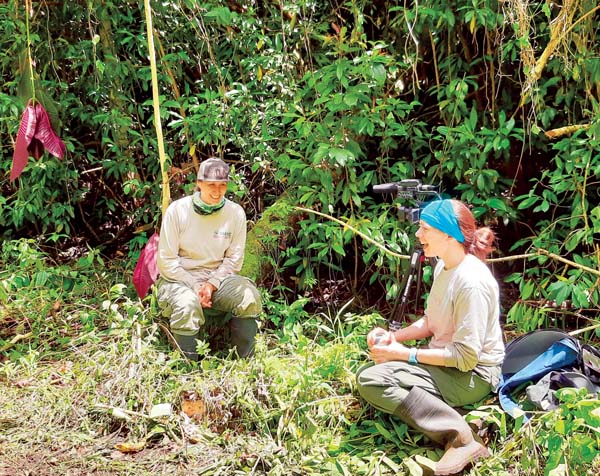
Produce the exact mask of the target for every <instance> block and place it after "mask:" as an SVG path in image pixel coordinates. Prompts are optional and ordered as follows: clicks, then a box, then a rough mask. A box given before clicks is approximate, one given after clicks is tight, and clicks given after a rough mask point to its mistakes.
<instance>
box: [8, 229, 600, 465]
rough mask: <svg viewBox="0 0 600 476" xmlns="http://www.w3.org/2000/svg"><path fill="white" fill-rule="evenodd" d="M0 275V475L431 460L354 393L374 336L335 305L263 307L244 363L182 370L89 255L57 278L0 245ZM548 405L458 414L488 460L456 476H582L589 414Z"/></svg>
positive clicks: (567, 397)
mask: <svg viewBox="0 0 600 476" xmlns="http://www.w3.org/2000/svg"><path fill="white" fill-rule="evenodd" d="M1 264H2V270H3V271H2V273H1V274H0V323H1V324H2V325H0V329H1V330H0V349H1V350H0V358H2V360H3V362H2V366H0V386H2V390H3V391H2V392H0V406H1V407H2V408H3V413H2V418H1V419H0V425H1V426H2V445H0V456H1V457H2V464H3V465H4V466H3V467H2V468H3V469H6V470H7V471H8V472H14V471H15V470H17V468H19V467H23V465H25V464H27V467H28V469H39V471H40V472H43V471H44V469H43V467H42V466H41V465H45V464H47V461H48V458H51V457H52V458H54V459H53V460H52V461H53V471H57V472H60V473H61V474H69V473H74V472H80V473H81V474H84V473H85V474H90V473H93V472H100V471H102V472H108V473H111V474H130V473H133V472H134V473H135V474H140V475H146V474H148V475H150V474H157V473H160V474H176V473H177V472H183V473H186V474H207V475H215V476H216V475H225V474H228V475H229V474H248V473H252V472H253V473H254V474H256V475H265V476H266V475H281V476H284V475H289V474H293V475H299V476H300V475H346V474H353V475H363V476H375V475H385V476H391V475H396V474H407V475H411V476H417V475H420V474H422V473H421V472H420V471H422V470H421V469H420V466H419V464H423V462H429V463H431V462H432V461H435V460H437V459H438V458H439V456H440V455H441V453H442V451H443V450H442V449H441V448H438V447H436V446H434V445H432V444H431V443H430V442H429V441H428V440H427V439H426V438H425V437H424V436H423V435H421V434H418V433H415V432H413V431H412V430H409V429H408V427H407V426H406V424H404V423H402V422H401V421H399V420H397V419H396V418H395V417H393V416H389V415H385V414H383V413H381V412H378V411H375V410H374V409H372V408H370V407H368V406H366V405H365V404H364V402H362V400H360V399H359V398H358V396H357V395H356V393H355V391H354V375H355V373H356V370H357V369H358V367H359V366H360V365H362V364H363V363H364V362H366V360H367V357H366V353H365V350H366V342H365V335H366V333H367V332H368V331H369V330H370V329H372V328H373V327H374V326H375V325H381V324H382V323H383V321H384V319H383V317H382V316H381V315H380V314H378V313H371V314H368V313H357V312H355V311H354V310H353V308H352V302H348V303H346V304H345V305H344V306H342V307H340V308H337V309H334V308H332V309H330V312H323V313H317V314H311V313H309V312H308V311H307V310H306V309H305V307H306V305H307V303H308V299H298V300H295V301H293V302H290V303H284V302H282V301H276V300H271V299H269V300H267V302H266V306H267V316H269V319H270V320H271V323H273V324H276V325H277V326H276V328H275V329H269V328H268V327H269V326H267V325H265V326H264V327H263V329H261V331H260V333H259V335H258V340H257V346H256V355H255V356H254V358H252V359H248V360H233V359H231V358H230V355H229V354H228V353H227V352H224V351H214V350H213V351H209V350H208V348H207V346H206V343H204V344H202V345H203V347H202V350H203V352H202V354H203V358H202V360H201V361H200V362H198V363H190V362H186V361H185V360H184V359H183V358H182V357H181V355H180V354H179V352H177V351H174V350H173V348H172V347H171V346H170V345H169V343H168V341H167V338H166V336H165V334H164V333H163V332H162V330H161V329H162V327H161V325H162V323H161V321H160V317H159V312H158V309H157V306H156V305H155V304H154V303H152V302H150V305H149V306H147V307H146V306H144V304H147V303H144V304H143V303H142V302H141V301H139V300H138V299H133V298H132V297H131V296H132V295H134V291H133V289H132V286H126V285H125V284H123V283H122V277H123V269H122V268H120V267H111V268H110V269H107V266H106V262H105V261H104V260H103V259H102V257H101V256H100V255H99V254H98V253H87V254H84V255H82V256H81V257H79V258H74V259H73V260H72V261H71V262H70V263H69V264H58V263H54V262H52V261H51V260H50V259H49V258H48V255H47V253H46V252H44V251H43V250H42V249H41V248H40V247H39V245H37V244H36V243H35V242H33V241H31V240H20V241H14V242H9V241H6V242H5V243H3V247H2V254H1ZM69 279H70V280H71V282H69V281H68V280H69ZM66 290H68V292H66ZM55 299H58V300H60V306H54V307H53V309H52V310H50V311H49V309H48V304H50V303H55V302H56V301H54V300H55ZM266 324H268V323H266ZM19 325H20V327H19ZM559 397H560V399H561V402H562V403H561V406H560V408H559V409H558V410H557V411H555V412H548V413H543V414H540V415H537V416H535V417H534V418H533V419H532V420H531V421H530V422H529V423H528V424H527V425H521V424H520V421H519V420H517V421H514V420H513V419H512V418H509V417H508V416H507V415H506V414H504V413H503V412H502V411H501V410H500V408H499V407H498V406H496V405H493V404H492V405H482V406H479V407H477V408H475V409H472V410H471V411H470V412H469V414H468V415H467V417H466V418H467V419H468V420H473V421H476V420H479V421H481V422H482V425H483V426H487V427H488V429H489V433H488V435H491V439H490V444H491V445H492V447H493V448H494V457H493V458H489V459H487V460H485V461H484V462H482V463H480V464H477V466H476V467H475V468H473V470H472V471H471V472H470V473H469V474H473V475H474V474H477V475H489V476H492V475H494V476H497V475H507V476H508V475H509V474H514V472H516V471H518V472H520V473H519V474H527V475H531V476H534V475H535V476H542V475H544V476H550V475H557V474H575V473H577V474H582V475H583V474H590V475H591V474H595V473H594V471H596V470H597V469H598V464H599V463H600V461H598V457H597V454H598V444H599V442H598V438H597V435H598V426H599V424H600V420H598V418H599V415H598V400H597V399H592V398H591V397H590V396H589V395H585V394H584V392H581V391H573V390H561V391H560V392H559ZM32 402H34V403H35V404H32ZM40 408H41V409H43V411H40ZM24 439H27V441H28V444H27V445H23V443H22V442H23V441H24ZM57 446H60V447H62V448H67V449H68V450H67V451H65V453H64V454H63V453H57V452H56V447H57ZM71 449H72V450H73V451H77V454H78V455H79V456H78V457H77V458H73V457H72V454H71ZM81 455H85V458H82V457H80V456H81ZM563 468H564V471H563ZM511 471H512V473H511ZM559 471H563V472H562V473H560V472H559Z"/></svg>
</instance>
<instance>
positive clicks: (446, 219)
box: [421, 199, 465, 243]
mask: <svg viewBox="0 0 600 476" xmlns="http://www.w3.org/2000/svg"><path fill="white" fill-rule="evenodd" d="M421 220H423V221H424V222H427V224H428V225H431V226H432V227H434V228H437V229H438V230H440V231H442V232H444V233H446V234H447V235H450V236H451V237H452V238H454V239H455V240H456V241H458V242H459V243H464V241H465V237H464V235H463V234H462V231H460V226H459V225H458V219H457V218H456V213H455V212H454V207H453V206H452V201H451V200H449V199H444V200H436V201H435V202H431V203H429V204H428V205H427V206H426V207H425V208H423V210H421Z"/></svg>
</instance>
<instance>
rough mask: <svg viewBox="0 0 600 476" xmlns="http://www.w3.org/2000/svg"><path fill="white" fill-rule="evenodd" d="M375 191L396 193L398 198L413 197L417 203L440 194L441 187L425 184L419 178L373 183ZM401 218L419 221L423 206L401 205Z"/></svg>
mask: <svg viewBox="0 0 600 476" xmlns="http://www.w3.org/2000/svg"><path fill="white" fill-rule="evenodd" d="M373 192H374V193H395V194H396V196H397V197H398V198H402V199H412V200H414V201H415V202H417V205H419V204H421V203H423V202H424V201H426V200H427V199H428V198H429V197H432V196H437V195H439V187H437V186H436V185H423V184H422V183H421V181H420V180H418V179H405V180H401V181H400V182H392V183H382V184H379V185H373ZM398 211H399V215H400V216H399V218H400V220H409V221H411V222H412V223H418V222H419V219H420V218H421V208H420V207H419V206H417V207H404V206H399V207H398Z"/></svg>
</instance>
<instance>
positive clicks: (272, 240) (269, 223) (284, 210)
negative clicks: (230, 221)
mask: <svg viewBox="0 0 600 476" xmlns="http://www.w3.org/2000/svg"><path fill="white" fill-rule="evenodd" d="M293 213H294V210H293V208H292V205H290V203H289V201H288V197H287V196H286V195H283V196H281V197H280V198H279V199H277V201H276V202H275V203H273V205H271V206H270V207H269V208H267V209H266V210H265V211H264V212H263V214H262V216H261V218H260V219H259V220H258V221H257V222H256V224H255V225H254V226H253V227H252V228H251V229H250V231H249V232H248V236H247V238H246V255H245V258H244V265H243V267H242V270H241V272H240V274H241V275H242V276H246V277H248V278H250V279H252V280H254V281H256V282H259V281H260V280H261V279H262V278H264V277H265V276H266V274H267V273H268V271H269V270H270V269H271V263H272V261H271V260H269V257H274V256H275V254H276V253H277V250H278V245H279V242H280V239H281V238H280V237H281V235H282V234H283V233H285V232H286V231H287V230H289V229H290V221H291V217H292V215H293Z"/></svg>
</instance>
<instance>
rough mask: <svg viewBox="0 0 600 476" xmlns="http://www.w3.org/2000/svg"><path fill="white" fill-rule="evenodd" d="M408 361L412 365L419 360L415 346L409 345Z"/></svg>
mask: <svg viewBox="0 0 600 476" xmlns="http://www.w3.org/2000/svg"><path fill="white" fill-rule="evenodd" d="M408 363H409V364H412V365H417V364H418V363H419V361H418V360H417V348H416V347H411V349H410V351H409V353H408Z"/></svg>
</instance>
